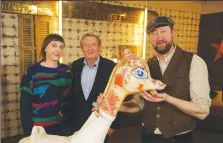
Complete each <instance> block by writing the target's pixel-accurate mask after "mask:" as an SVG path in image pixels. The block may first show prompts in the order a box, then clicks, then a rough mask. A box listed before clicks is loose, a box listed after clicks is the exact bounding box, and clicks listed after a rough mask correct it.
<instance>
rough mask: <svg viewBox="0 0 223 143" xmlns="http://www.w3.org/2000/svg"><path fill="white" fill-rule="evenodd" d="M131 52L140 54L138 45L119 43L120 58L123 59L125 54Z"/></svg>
mask: <svg viewBox="0 0 223 143" xmlns="http://www.w3.org/2000/svg"><path fill="white" fill-rule="evenodd" d="M129 53H136V54H138V55H139V46H138V45H119V49H118V59H122V58H123V56H124V55H127V54H129Z"/></svg>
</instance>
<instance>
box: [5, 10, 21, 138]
mask: <svg viewBox="0 0 223 143" xmlns="http://www.w3.org/2000/svg"><path fill="white" fill-rule="evenodd" d="M1 20H2V21H1V22H2V31H1V32H2V38H1V86H2V90H1V138H5V137H11V136H15V135H18V134H21V133H22V130H21V129H22V128H21V125H20V115H19V114H20V113H19V83H20V66H19V64H20V63H19V37H18V15H17V14H7V13H1Z"/></svg>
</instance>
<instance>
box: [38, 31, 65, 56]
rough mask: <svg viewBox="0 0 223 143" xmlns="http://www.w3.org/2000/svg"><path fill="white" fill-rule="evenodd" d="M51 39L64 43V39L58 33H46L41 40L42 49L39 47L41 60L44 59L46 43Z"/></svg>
mask: <svg viewBox="0 0 223 143" xmlns="http://www.w3.org/2000/svg"><path fill="white" fill-rule="evenodd" d="M51 41H58V42H61V43H63V44H64V45H65V42H64V39H63V37H62V36H60V35H58V34H50V35H47V36H46V37H45V39H44V41H43V45H42V49H41V55H40V56H41V57H42V59H43V60H46V51H45V49H46V47H47V46H48V44H49V43H50V42H51Z"/></svg>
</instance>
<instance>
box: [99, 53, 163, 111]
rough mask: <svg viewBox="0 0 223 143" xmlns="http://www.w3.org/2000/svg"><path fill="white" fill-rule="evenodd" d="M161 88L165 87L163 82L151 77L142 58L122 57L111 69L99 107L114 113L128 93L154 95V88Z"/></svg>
mask: <svg viewBox="0 0 223 143" xmlns="http://www.w3.org/2000/svg"><path fill="white" fill-rule="evenodd" d="M163 88H165V84H164V83H162V82H160V81H157V80H153V79H152V78H151V76H150V71H149V68H148V64H147V63H146V62H145V61H144V60H142V59H140V58H137V57H136V58H124V59H122V60H121V61H119V62H118V64H117V65H116V66H115V68H114V69H113V71H112V74H111V76H110V79H109V82H108V84H107V87H106V89H105V92H104V97H105V98H104V99H105V100H104V101H103V104H102V105H101V108H102V109H103V110H104V111H107V112H108V113H109V114H112V115H115V114H116V113H117V111H118V107H120V105H121V104H122V102H123V101H124V99H125V98H126V97H127V96H128V95H130V94H135V93H139V92H141V91H149V92H150V93H151V94H152V95H156V94H157V92H156V90H157V89H159V90H161V89H163Z"/></svg>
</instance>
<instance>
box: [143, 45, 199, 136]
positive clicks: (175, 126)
mask: <svg viewBox="0 0 223 143" xmlns="http://www.w3.org/2000/svg"><path fill="white" fill-rule="evenodd" d="M192 57H193V54H192V53H189V52H186V51H183V50H181V49H180V48H179V47H178V46H177V47H176V50H175V53H174V55H173V57H172V58H171V60H170V62H169V65H168V66H167V69H166V71H165V72H164V74H163V75H162V74H161V70H160V66H159V61H158V59H157V57H153V58H152V59H150V60H149V62H148V64H149V68H150V72H151V77H152V78H153V79H158V80H161V81H162V82H164V83H165V84H166V85H167V86H166V88H165V89H164V90H163V91H160V92H166V93H167V94H169V95H170V96H173V97H176V98H179V99H182V100H186V101H190V100H191V99H190V90H189V86H190V80H189V74H190V66H191V61H192ZM143 124H144V127H145V128H146V129H147V131H149V132H154V130H155V129H156V128H157V127H158V128H159V130H160V131H161V132H162V134H163V135H164V136H165V137H171V136H173V135H176V134H179V133H181V132H185V131H188V130H192V129H194V128H195V119H194V118H193V117H191V116H189V115H187V114H185V113H183V112H182V111H180V110H179V109H178V108H176V107H175V106H173V105H171V104H169V103H166V102H161V103H152V102H148V101H147V102H146V103H145V107H144V110H143Z"/></svg>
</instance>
